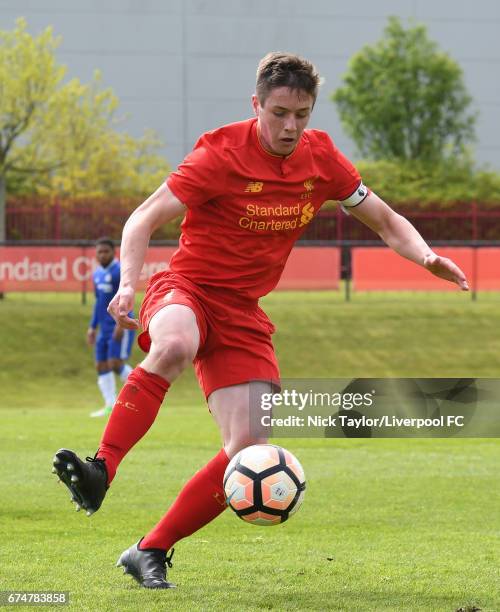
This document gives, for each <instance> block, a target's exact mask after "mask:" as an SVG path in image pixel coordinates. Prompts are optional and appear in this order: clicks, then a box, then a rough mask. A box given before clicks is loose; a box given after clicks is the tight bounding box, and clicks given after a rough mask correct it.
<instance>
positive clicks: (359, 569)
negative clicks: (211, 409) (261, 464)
mask: <svg viewBox="0 0 500 612" xmlns="http://www.w3.org/2000/svg"><path fill="white" fill-rule="evenodd" d="M499 301H500V300H499V299H498V298H495V296H490V297H489V298H485V299H483V298H482V296H480V299H479V300H478V301H477V302H472V301H471V300H470V297H468V296H467V295H464V294H460V293H459V292H457V293H453V294H449V295H439V296H436V295H431V294H425V295H420V294H415V295H406V296H403V295H396V294H393V295H389V294H384V295H378V296H360V295H356V296H354V300H353V302H352V303H349V304H346V303H344V302H343V300H342V296H341V295H338V294H335V293H327V292H325V293H298V292H296V293H275V294H273V295H271V296H269V297H268V298H266V299H265V300H263V307H264V308H265V310H266V311H267V312H268V313H269V314H270V316H271V318H272V319H273V320H274V322H275V323H276V325H277V328H278V333H277V334H276V336H275V344H276V348H277V352H278V357H279V359H280V364H281V369H282V375H283V376H284V377H307V378H313V377H384V376H415V377H424V376H429V377H432V376H442V377H444V376H447V377H459V376H474V377H498V376H499V374H500V369H499V362H500V360H499V355H500V333H499V331H498V330H499V329H500V309H499V308H498V305H499V304H498V302H499ZM0 312H1V314H2V330H1V332H0V334H1V337H2V342H1V345H2V351H1V357H0V360H1V363H2V367H1V368H0V390H1V393H0V398H1V399H0V418H1V427H0V482H1V485H2V495H1V497H0V531H1V534H2V538H1V544H0V585H1V586H0V590H7V589H15V590H23V591H31V590H40V591H47V590H58V591H59V590H61V591H69V592H70V601H71V604H70V609H73V610H85V611H99V612H101V611H108V610H109V611H118V610H119V611H121V610H131V611H132V610H134V611H135V610H147V611H149V610H167V609H171V610H186V611H192V610H217V611H218V612H220V611H221V610H236V611H239V610H286V611H288V610H343V611H348V612H351V611H354V610H360V611H367V612H378V611H385V610H391V611H392V610H398V611H399V610H401V611H412V612H413V611H420V610H422V611H424V610H425V611H426V612H436V611H443V612H444V611H449V612H452V611H454V610H457V609H460V608H463V610H473V609H474V606H476V607H478V608H481V610H483V611H487V610H488V611H498V610H500V594H499V585H500V573H499V568H500V546H499V544H500V512H499V501H500V477H499V474H500V470H499V458H500V444H499V441H498V440H495V439H478V440H474V439H443V440H436V439H434V440H423V439H420V440H377V439H374V440H360V439H358V440H338V439H336V440H320V439H314V440H313V439H310V440H306V439H294V440H278V441H277V442H278V443H281V444H283V445H284V446H286V447H288V448H290V450H291V451H292V452H294V453H295V454H296V455H297V456H298V457H299V459H300V461H301V462H302V464H303V466H304V469H305V472H306V477H307V486H308V488H307V492H306V498H305V502H304V505H303V507H302V509H301V510H300V511H299V512H298V514H297V515H296V516H295V517H293V518H292V519H291V520H290V521H289V522H288V523H285V524H284V525H280V526H277V527H269V528H262V527H255V526H250V525H246V524H245V523H243V522H242V521H240V520H239V519H237V518H236V516H235V515H234V514H233V513H230V511H226V512H225V513H224V514H223V515H222V516H221V517H219V518H218V519H217V520H216V521H214V522H213V523H212V524H210V525H209V526H207V527H206V528H204V529H203V530H201V531H200V532H198V533H196V534H194V535H193V536H192V537H191V538H188V539H186V540H185V541H181V542H179V543H178V544H177V546H176V552H175V555H174V568H173V570H171V573H170V576H171V579H172V580H173V581H174V582H176V583H177V584H178V588H177V589H176V590H175V591H165V592H151V591H146V590H144V589H140V588H139V587H138V586H137V585H136V583H135V582H134V581H133V580H132V579H131V578H130V577H128V576H123V575H122V573H121V569H118V568H115V567H114V564H115V562H116V560H117V558H118V556H119V554H120V553H121V552H122V550H124V549H125V548H127V547H128V546H130V545H131V544H132V543H133V542H135V541H136V540H137V539H139V537H140V536H142V535H143V534H144V533H145V532H146V531H147V530H148V529H149V528H150V527H151V526H152V525H153V524H154V523H155V522H156V521H157V520H158V519H159V518H160V517H161V516H162V514H163V513H164V511H165V510H166V508H167V507H168V506H169V504H170V503H171V501H172V500H173V499H174V497H175V495H176V493H177V492H178V490H179V488H180V487H181V486H182V484H183V483H184V482H185V481H186V480H187V479H188V478H189V477H190V476H191V475H192V473H193V472H194V471H195V470H196V469H198V468H199V467H201V466H202V465H203V464H204V463H205V462H206V461H207V460H208V459H209V458H210V457H211V456H213V455H214V454H215V452H217V449H218V448H219V445H220V442H219V436H218V433H217V430H216V428H215V425H214V424H213V422H212V420H211V418H210V416H209V414H208V412H207V410H206V407H205V404H204V401H203V398H202V395H201V392H200V391H199V389H198V387H197V384H196V382H195V379H194V376H193V374H192V373H191V372H188V373H185V374H184V375H183V376H182V377H181V379H179V381H178V382H177V383H176V384H175V385H174V386H173V388H172V390H171V391H170V392H169V394H168V396H167V401H166V402H165V405H164V406H163V408H162V410H161V412H160V415H159V417H158V419H157V421H156V423H155V425H154V426H153V428H152V430H151V431H150V432H149V434H148V435H147V436H146V437H145V438H144V439H143V440H142V441H141V442H140V443H139V444H138V445H137V446H136V447H135V449H134V450H133V451H132V452H131V453H130V454H129V455H128V456H127V457H126V459H125V460H124V462H123V464H122V466H121V468H120V471H119V474H118V477H117V479H116V480H115V482H114V484H113V486H112V489H111V490H110V492H109V494H108V497H107V498H106V501H105V503H104V505H103V507H102V508H101V510H100V511H99V512H98V513H97V514H96V515H95V516H93V517H91V518H87V517H86V516H85V515H84V514H83V512H80V513H78V514H77V513H75V512H74V506H72V505H71V504H70V503H69V494H68V493H67V491H66V489H65V488H64V487H63V486H62V485H59V486H58V485H57V484H56V479H55V477H54V476H53V475H52V474H51V473H50V468H51V460H52V456H53V454H54V451H55V450H57V449H58V448H59V447H61V446H68V447H69V448H73V449H75V450H76V451H77V452H79V453H81V454H83V455H86V454H93V452H94V450H95V448H96V446H97V443H98V441H99V438H100V434H101V431H102V427H103V421H102V420H93V419H89V418H88V413H89V412H90V411H91V410H93V409H95V408H97V407H99V406H100V405H101V400H100V397H99V393H98V391H97V387H96V385H95V376H94V372H93V364H92V354H91V351H90V349H89V348H88V347H86V345H85V331H86V327H87V323H88V320H89V317H90V305H87V306H82V305H80V303H79V296H77V295H58V296H40V295H35V296H26V295H24V296H19V295H8V296H7V299H6V300H4V301H3V302H0ZM139 359H140V351H139V350H138V349H135V351H134V354H133V359H132V361H133V362H134V363H137V361H138V360H139ZM5 609H12V610H14V609H17V608H13V607H12V608H5Z"/></svg>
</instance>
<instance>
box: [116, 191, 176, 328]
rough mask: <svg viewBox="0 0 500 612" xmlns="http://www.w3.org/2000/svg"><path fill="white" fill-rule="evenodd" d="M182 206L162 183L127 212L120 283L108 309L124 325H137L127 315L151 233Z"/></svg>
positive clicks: (130, 308) (172, 217) (167, 220)
mask: <svg viewBox="0 0 500 612" xmlns="http://www.w3.org/2000/svg"><path fill="white" fill-rule="evenodd" d="M185 211H186V207H185V206H184V204H182V202H180V201H179V200H178V199H177V198H176V197H175V196H174V194H173V193H172V192H171V191H170V189H169V188H168V187H167V185H166V184H165V183H164V184H163V185H161V186H160V187H159V188H158V189H157V190H156V191H155V192H154V193H153V194H151V195H150V196H149V198H148V199H147V200H146V201H145V202H143V203H142V204H141V205H140V206H139V207H138V208H136V209H135V210H134V212H133V213H132V214H131V215H130V217H129V218H128V220H127V222H126V223H125V227H124V228H123V235H122V243H121V249H120V261H121V279H120V287H119V289H118V291H117V293H116V295H115V297H114V298H113V299H112V300H111V302H110V304H109V307H108V312H109V313H110V315H111V316H112V317H113V318H114V319H115V321H116V322H117V323H118V324H119V325H120V326H121V327H123V328H125V329H137V328H138V327H139V322H138V321H137V320H136V319H131V318H130V317H129V316H128V313H129V312H130V310H132V309H133V306H134V296H135V289H136V286H137V282H138V280H139V274H140V272H141V269H142V266H143V264H144V259H145V257H146V251H147V248H148V244H149V239H150V238H151V234H152V233H153V232H154V231H155V230H156V229H157V228H159V227H160V226H161V225H163V224H164V223H168V222H169V221H172V220H173V219H175V218H176V217H179V216H180V215H183V214H184V213H185Z"/></svg>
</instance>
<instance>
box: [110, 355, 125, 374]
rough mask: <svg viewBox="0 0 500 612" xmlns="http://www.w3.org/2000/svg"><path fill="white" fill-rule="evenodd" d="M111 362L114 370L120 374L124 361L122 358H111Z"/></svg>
mask: <svg viewBox="0 0 500 612" xmlns="http://www.w3.org/2000/svg"><path fill="white" fill-rule="evenodd" d="M109 363H110V366H111V369H112V370H113V372H114V373H115V374H120V372H121V370H122V368H123V361H122V360H121V359H110V361H109Z"/></svg>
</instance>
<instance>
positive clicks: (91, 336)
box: [87, 327, 96, 346]
mask: <svg viewBox="0 0 500 612" xmlns="http://www.w3.org/2000/svg"><path fill="white" fill-rule="evenodd" d="M95 337H96V331H95V329H94V328H93V327H89V328H88V329H87V343H88V344H89V346H94V344H95Z"/></svg>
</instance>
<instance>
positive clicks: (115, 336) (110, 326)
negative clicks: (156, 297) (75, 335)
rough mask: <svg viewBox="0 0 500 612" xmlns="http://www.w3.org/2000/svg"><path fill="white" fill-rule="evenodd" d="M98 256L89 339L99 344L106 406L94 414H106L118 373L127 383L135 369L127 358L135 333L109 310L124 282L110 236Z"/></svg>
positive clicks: (97, 357) (100, 384) (98, 246)
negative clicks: (109, 312) (121, 279)
mask: <svg viewBox="0 0 500 612" xmlns="http://www.w3.org/2000/svg"><path fill="white" fill-rule="evenodd" d="M95 255H96V259H97V261H98V263H99V266H98V267H97V268H96V269H95V271H94V274H93V277H92V280H93V283H94V292H95V298H96V300H95V304H94V311H93V313H92V319H91V321H90V326H89V328H88V330H87V341H88V343H89V344H90V345H91V346H94V347H95V363H96V369H97V386H98V387H99V389H100V391H101V394H102V397H103V398H104V407H103V408H101V409H99V410H96V411H95V412H92V413H91V414H90V416H91V417H103V416H109V415H110V414H111V411H112V409H113V405H114V403H115V400H116V384H115V374H118V376H119V377H120V378H121V380H122V381H123V382H125V381H126V380H127V378H128V375H129V374H130V372H131V371H132V368H131V367H130V366H129V365H128V363H126V361H127V359H128V358H129V357H130V352H131V350H132V344H133V342H134V337H135V332H134V330H130V329H123V328H122V327H120V326H119V325H117V324H116V322H115V320H114V319H113V317H112V316H111V315H110V314H108V310H107V309H108V306H109V303H110V302H111V300H112V299H113V297H114V295H115V293H116V292H117V291H118V287H119V285H120V262H119V261H118V260H117V259H116V258H115V245H114V242H113V241H112V240H111V239H110V238H99V240H97V242H96V253H95ZM130 316H133V313H131V315H130Z"/></svg>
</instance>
